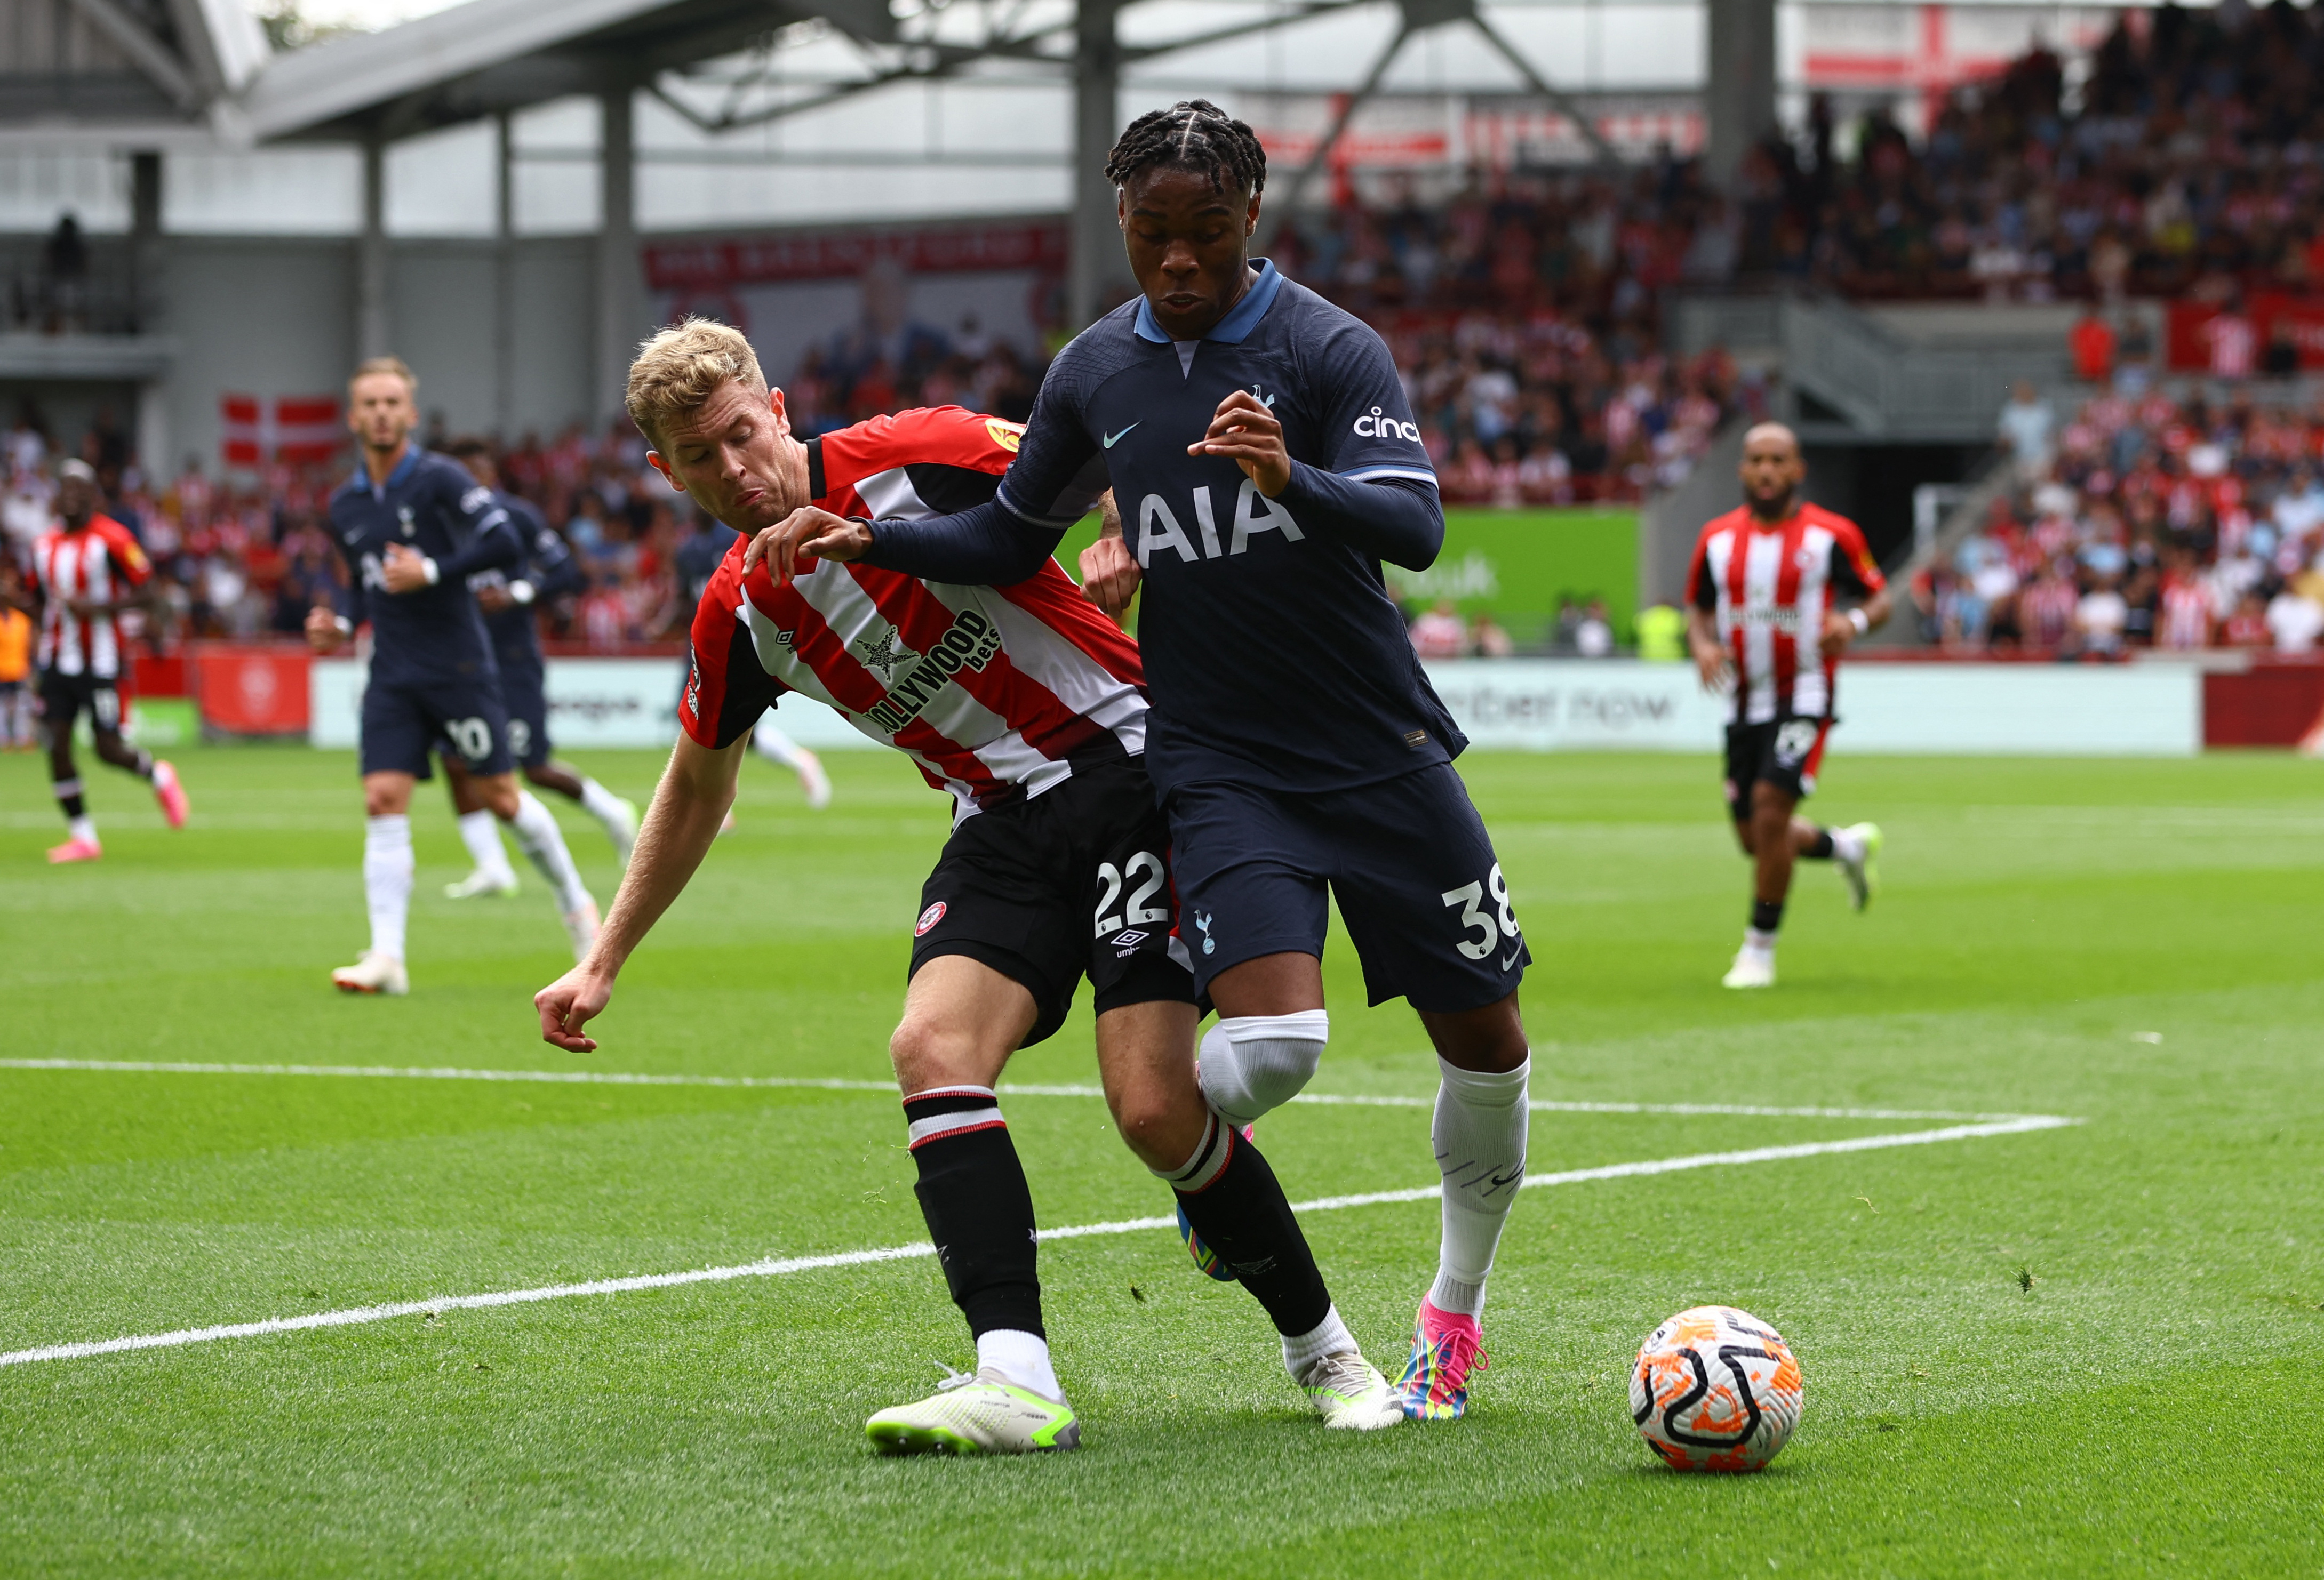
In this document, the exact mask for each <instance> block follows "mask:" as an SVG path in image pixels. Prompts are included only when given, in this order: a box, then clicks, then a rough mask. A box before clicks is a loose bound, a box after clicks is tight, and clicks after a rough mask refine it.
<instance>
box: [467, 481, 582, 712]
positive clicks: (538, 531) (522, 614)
mask: <svg viewBox="0 0 2324 1580" xmlns="http://www.w3.org/2000/svg"><path fill="white" fill-rule="evenodd" d="M493 503H494V504H496V505H498V506H500V508H501V509H502V510H506V511H507V512H508V517H509V528H510V530H511V531H512V532H514V533H515V534H516V536H517V541H518V542H519V543H521V544H522V545H523V546H524V557H523V558H522V559H521V560H519V561H518V562H517V563H516V564H515V565H512V566H511V567H510V568H509V569H507V570H505V571H500V570H492V571H479V572H477V573H476V574H475V575H473V576H470V577H469V578H468V591H469V592H483V591H484V589H485V588H487V587H501V588H506V589H510V590H511V591H512V597H513V599H514V602H511V603H510V604H509V605H508V606H507V607H506V608H504V609H502V610H500V611H498V612H496V613H493V614H487V615H485V616H484V631H485V633H486V634H487V635H488V636H490V637H491V638H492V642H493V657H494V658H495V659H497V660H498V661H499V663H500V666H501V672H502V673H503V675H505V674H507V673H508V672H509V671H511V670H517V669H521V670H527V671H535V672H537V671H539V669H540V668H541V667H542V665H541V658H540V620H539V614H540V606H541V604H543V603H544V602H547V601H549V599H551V598H557V597H561V596H563V595H564V594H565V593H567V592H579V591H580V590H581V589H582V587H583V586H585V585H586V583H587V581H588V578H587V577H586V576H584V575H583V574H581V566H580V564H579V562H577V561H576V560H575V559H574V557H573V551H572V550H571V549H570V548H568V547H566V544H565V539H564V538H563V537H560V536H559V535H558V531H557V528H554V527H551V526H550V525H549V523H548V522H547V521H546V520H544V519H542V517H541V514H540V512H539V510H534V509H533V508H532V505H531V503H530V501H526V500H522V499H520V498H518V497H517V496H516V495H514V494H512V493H502V492H500V491H497V490H495V491H493Z"/></svg>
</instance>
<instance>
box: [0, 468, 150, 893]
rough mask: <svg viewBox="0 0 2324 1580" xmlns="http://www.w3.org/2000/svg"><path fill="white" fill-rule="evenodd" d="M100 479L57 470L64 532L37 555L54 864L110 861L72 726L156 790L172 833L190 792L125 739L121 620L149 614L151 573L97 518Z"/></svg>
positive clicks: (123, 536) (123, 534)
mask: <svg viewBox="0 0 2324 1580" xmlns="http://www.w3.org/2000/svg"><path fill="white" fill-rule="evenodd" d="M97 497H98V496H97V473H96V471H95V470H94V469H93V468H92V467H90V465H89V464H88V462H86V461H68V462H66V463H65V464H63V465H61V466H60V467H58V468H57V516H58V520H57V524H56V525H55V526H54V527H52V528H50V529H49V530H48V531H46V532H44V533H42V535H41V536H40V537H39V538H38V539H36V540H35V541H34V543H33V545H32V579H33V583H34V586H35V589H36V590H37V591H38V592H39V593H40V599H41V648H40V658H39V664H40V670H41V689H40V716H41V731H42V736H43V738H44V739H46V741H47V743H48V749H49V779H50V788H51V791H52V792H53V793H54V794H55V795H56V798H57V808H58V810H59V811H60V812H62V813H64V814H65V828H66V830H67V832H68V834H69V838H68V839H67V840H66V841H65V842H64V843H63V844H61V845H59V846H57V847H55V848H54V849H52V850H50V852H49V859H50V860H51V862H56V863H63V862H68V861H94V860H96V859H97V858H99V857H100V856H102V855H104V854H105V850H104V847H102V846H101V845H99V844H98V843H97V822H96V820H95V819H93V818H91V817H90V816H89V815H88V801H87V798H86V796H85V795H84V794H83V791H82V786H81V780H80V769H79V768H78V767H77V766H76V765H75V764H74V762H73V725H74V723H75V721H78V719H79V717H80V715H81V714H82V713H83V712H87V713H88V722H89V730H90V733H91V735H92V736H93V737H94V739H95V740H96V742H97V756H98V757H99V758H102V759H103V760H105V761H106V762H108V763H111V764H112V765H113V766H114V767H116V768H123V769H126V770H127V771H128V772H130V773H132V774H134V775H136V776H138V777H139V778H141V779H143V780H144V781H145V782H146V783H147V784H149V785H152V787H153V799H154V800H156V801H158V802H159V803H161V815H162V816H163V817H164V818H166V819H168V820H169V823H170V826H171V828H173V829H181V828H183V827H185V826H186V792H185V787H184V786H183V785H180V784H179V783H178V772H177V770H176V769H175V768H172V767H171V766H170V765H169V764H168V763H165V762H157V761H155V760H154V758H153V755H152V753H151V752H147V751H142V750H140V749H137V748H136V747H134V746H132V745H130V744H129V742H128V741H126V740H124V739H122V736H121V672H122V668H123V666H124V665H125V664H126V663H127V662H128V657H129V644H128V642H127V641H126V640H125V639H124V637H123V635H122V630H121V615H122V614H123V612H124V611H128V610H131V609H143V608H144V607H145V605H146V602H147V595H146V593H145V592H143V591H141V589H143V588H144V586H145V583H147V582H148V581H150V580H151V579H152V574H153V565H152V561H150V560H148V559H147V558H146V557H145V551H144V550H143V548H141V547H138V544H137V539H136V538H135V537H133V536H131V534H130V531H129V528H126V527H124V526H123V525H122V524H121V523H120V522H118V521H116V520H115V519H113V518H112V517H110V516H107V515H105V514H103V513H101V512H100V511H99V510H97Z"/></svg>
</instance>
